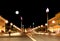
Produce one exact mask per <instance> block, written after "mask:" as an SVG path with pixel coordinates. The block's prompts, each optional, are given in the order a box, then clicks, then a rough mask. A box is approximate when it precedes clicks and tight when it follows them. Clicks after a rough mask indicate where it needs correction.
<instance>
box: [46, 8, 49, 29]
mask: <svg viewBox="0 0 60 41" xmlns="http://www.w3.org/2000/svg"><path fill="white" fill-rule="evenodd" d="M46 13H47V28H48V13H49V8H47V9H46Z"/></svg>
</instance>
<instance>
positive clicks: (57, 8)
mask: <svg viewBox="0 0 60 41" xmlns="http://www.w3.org/2000/svg"><path fill="white" fill-rule="evenodd" d="M47 7H48V8H49V9H50V12H49V13H48V16H49V19H50V18H52V17H54V15H55V14H56V13H57V12H60V1H55V0H54V1H53V0H52V1H51V0H47V1H46V0H45V1H44V0H39V1H38V0H36V1H35V0H34V1H26V0H25V1H23V0H22V1H9V2H3V3H1V5H0V15H2V16H3V17H4V18H6V19H7V20H9V22H13V23H14V24H16V25H17V26H19V27H20V21H21V20H20V16H22V17H23V24H24V25H25V27H28V26H30V25H32V22H35V26H38V25H41V24H45V23H46V22H47V21H46V20H47V18H46V17H47V15H46V12H45V11H46V8H47ZM16 10H18V11H20V13H19V15H16V14H15V11H16Z"/></svg>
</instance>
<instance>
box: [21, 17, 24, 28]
mask: <svg viewBox="0 0 60 41" xmlns="http://www.w3.org/2000/svg"><path fill="white" fill-rule="evenodd" d="M20 18H21V28H22V20H23V18H22V17H20Z"/></svg>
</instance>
